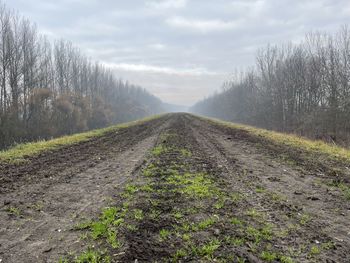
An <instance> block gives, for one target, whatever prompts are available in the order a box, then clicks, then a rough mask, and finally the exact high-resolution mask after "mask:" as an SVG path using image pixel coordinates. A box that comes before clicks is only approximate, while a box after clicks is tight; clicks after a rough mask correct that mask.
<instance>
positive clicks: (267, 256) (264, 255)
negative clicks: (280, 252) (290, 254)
mask: <svg viewBox="0 0 350 263" xmlns="http://www.w3.org/2000/svg"><path fill="white" fill-rule="evenodd" d="M260 257H261V259H262V260H265V261H267V262H272V261H275V260H276V259H277V254H276V253H273V252H269V251H263V252H261V255H260Z"/></svg>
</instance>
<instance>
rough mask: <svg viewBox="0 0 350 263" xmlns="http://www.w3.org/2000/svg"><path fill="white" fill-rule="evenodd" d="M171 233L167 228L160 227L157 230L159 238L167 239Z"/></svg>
mask: <svg viewBox="0 0 350 263" xmlns="http://www.w3.org/2000/svg"><path fill="white" fill-rule="evenodd" d="M170 235H171V232H170V231H169V230H168V229H161V230H160V231H159V236H160V239H161V240H164V239H167V238H168V237H169V236H170Z"/></svg>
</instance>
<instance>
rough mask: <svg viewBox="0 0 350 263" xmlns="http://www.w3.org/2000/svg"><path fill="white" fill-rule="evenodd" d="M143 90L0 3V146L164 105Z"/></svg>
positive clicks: (130, 117) (147, 112) (120, 119)
mask: <svg viewBox="0 0 350 263" xmlns="http://www.w3.org/2000/svg"><path fill="white" fill-rule="evenodd" d="M162 107H163V106H162V102H161V101H160V100H159V99H158V98H156V97H155V96H153V95H151V94H149V93H148V92H147V91H146V90H144V89H142V88H140V87H137V86H134V85H131V84H129V83H128V82H124V81H121V80H118V79H116V77H115V76H114V73H113V72H112V71H111V70H110V69H108V68H106V67H105V66H103V65H101V64H99V63H98V62H94V61H92V60H91V59H89V58H87V57H86V56H84V55H83V54H82V52H81V51H80V50H79V49H78V48H76V47H74V46H73V45H72V43H70V42H68V41H64V40H60V41H55V42H54V43H51V42H50V41H49V40H48V39H47V37H46V36H45V35H41V34H39V33H38V32H37V30H36V26H35V25H34V24H32V23H31V22H30V21H28V20H27V19H25V18H23V17H21V16H19V15H18V14H16V13H15V12H14V11H11V10H8V9H7V8H6V6H4V5H1V6H0V149H1V148H4V147H7V146H9V145H12V144H14V143H17V142H23V141H31V140H35V139H44V138H50V137H55V136H59V135H63V134H72V133H75V132H80V131H86V130H89V129H94V128H99V127H104V126H106V125H109V124H114V123H118V122H124V121H129V120H133V119H136V118H141V117H144V116H147V115H150V114H155V113H159V112H161V111H163V108H162Z"/></svg>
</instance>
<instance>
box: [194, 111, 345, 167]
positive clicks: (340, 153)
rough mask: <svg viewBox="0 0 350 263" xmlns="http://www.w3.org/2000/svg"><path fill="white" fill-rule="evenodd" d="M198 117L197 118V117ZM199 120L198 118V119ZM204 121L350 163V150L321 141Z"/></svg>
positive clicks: (225, 123) (233, 124) (222, 122)
mask: <svg viewBox="0 0 350 263" xmlns="http://www.w3.org/2000/svg"><path fill="white" fill-rule="evenodd" d="M196 117H197V116H196ZM197 118H198V117H197ZM199 118H201V119H203V120H206V121H210V122H211V123H214V124H218V125H221V126H225V127H229V128H233V129H235V130H240V131H244V132H247V133H248V134H249V135H251V136H253V137H257V138H263V139H266V140H267V141H269V142H272V143H274V144H278V145H283V146H287V147H288V148H294V149H301V150H303V151H306V152H307V153H310V154H316V155H320V154H321V155H326V156H327V157H328V158H330V159H332V160H337V161H342V162H346V163H348V162H350V150H349V149H346V148H343V147H340V146H337V145H333V144H328V143H325V142H323V141H320V140H310V139H307V138H304V137H301V136H297V135H293V134H286V133H280V132H275V131H269V130H266V129H259V128H255V127H252V126H249V125H241V124H235V123H232V122H226V121H221V120H218V119H213V118H207V117H199Z"/></svg>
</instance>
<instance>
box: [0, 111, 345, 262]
mask: <svg viewBox="0 0 350 263" xmlns="http://www.w3.org/2000/svg"><path fill="white" fill-rule="evenodd" d="M278 154H279V153H278V152H275V153H271V151H270V150H266V149H264V148H263V147H261V146H258V145H257V144H256V143H253V142H251V141H249V140H245V139H244V136H240V134H239V132H237V131H234V130H231V129H228V128H225V127H220V126H218V125H214V124H211V123H209V122H207V121H205V120H202V119H200V118H197V117H194V116H192V115H188V114H171V115H165V116H163V117H161V118H159V119H155V120H152V121H149V122H147V123H144V124H140V125H137V126H132V127H129V128H126V129H122V130H120V131H118V132H114V133H111V134H108V135H107V136H104V137H102V138H97V139H93V140H91V141H89V142H85V143H81V144H79V145H75V146H70V147H66V148H63V149H61V150H58V151H53V152H51V153H45V154H42V155H40V156H38V157H33V158H31V160H30V162H29V163H28V164H26V165H12V166H11V165H4V164H3V165H1V164H0V183H1V185H0V262H58V260H59V259H60V258H65V259H66V260H67V261H68V262H69V261H73V260H74V258H78V257H79V254H80V253H81V252H82V251H87V250H88V251H90V250H92V249H93V250H95V251H98V252H97V253H98V254H99V257H100V258H99V261H100V262H107V260H108V258H109V260H110V261H112V262H135V260H137V261H138V262H169V261H170V262H171V261H173V262H178V261H180V262H189V261H191V262H198V261H202V262H285V263H289V262H350V201H349V200H346V199H345V198H344V196H343V195H342V193H341V191H339V190H337V189H335V188H333V187H331V186H329V181H330V180H331V178H329V176H327V175H326V174H320V173H319V171H314V170H310V169H307V168H306V167H305V166H298V165H297V164H295V163H292V162H289V161H288V160H285V159H284V160H282V159H280V158H277V157H278ZM330 176H331V175H330ZM105 207H108V208H109V210H108V211H109V212H111V211H114V212H113V220H112V221H108V218H106V217H103V216H102V217H101V216H100V213H101V211H103V208H105ZM111 208H113V209H111ZM104 211H107V210H104ZM106 214H107V212H106V213H105V214H104V215H106ZM99 216H100V217H99ZM87 220H88V221H89V222H90V223H89V224H87V225H86V226H85V227H80V229H81V230H77V227H76V226H77V225H79V224H80V225H81V223H82V222H86V221H87ZM91 220H92V221H91ZM98 220H100V221H101V220H103V221H102V224H103V226H106V229H104V230H105V231H106V233H104V232H102V231H100V232H96V227H95V226H97V225H98V223H100V221H98ZM91 222H92V223H91ZM94 222H95V223H94ZM96 222H97V223H96ZM78 228H79V227H78ZM111 234H112V235H111ZM103 260H105V261H103ZM82 262H84V261H82Z"/></svg>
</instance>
